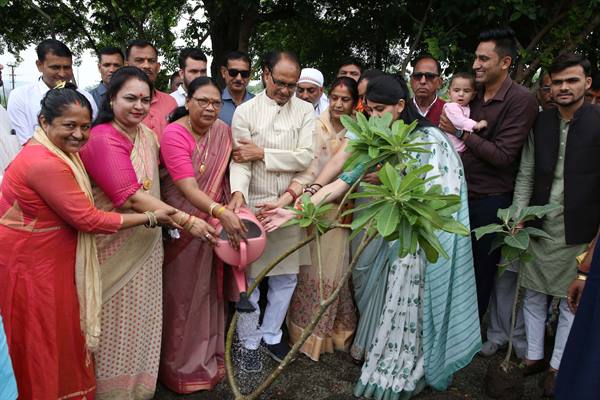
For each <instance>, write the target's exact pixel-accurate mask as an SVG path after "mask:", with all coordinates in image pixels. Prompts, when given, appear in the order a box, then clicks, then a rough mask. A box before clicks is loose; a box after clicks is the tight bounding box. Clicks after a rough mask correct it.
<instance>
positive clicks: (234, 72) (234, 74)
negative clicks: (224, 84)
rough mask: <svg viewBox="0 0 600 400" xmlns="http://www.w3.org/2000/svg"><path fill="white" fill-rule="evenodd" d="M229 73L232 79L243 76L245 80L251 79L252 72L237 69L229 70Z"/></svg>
mask: <svg viewBox="0 0 600 400" xmlns="http://www.w3.org/2000/svg"><path fill="white" fill-rule="evenodd" d="M227 73H228V74H229V76H230V77H232V78H235V77H237V76H238V74H239V75H241V76H242V78H243V79H248V78H250V71H249V70H239V69H235V68H229V69H228V70H227Z"/></svg>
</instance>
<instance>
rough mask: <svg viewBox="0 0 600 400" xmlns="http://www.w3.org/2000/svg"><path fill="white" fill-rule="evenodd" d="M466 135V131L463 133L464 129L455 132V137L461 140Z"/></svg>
mask: <svg viewBox="0 0 600 400" xmlns="http://www.w3.org/2000/svg"><path fill="white" fill-rule="evenodd" d="M464 134H465V131H463V130H462V129H457V130H455V131H454V136H456V137H457V138H459V139H460V138H462V137H463V135H464Z"/></svg>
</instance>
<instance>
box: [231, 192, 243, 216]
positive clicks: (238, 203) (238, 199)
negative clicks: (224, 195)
mask: <svg viewBox="0 0 600 400" xmlns="http://www.w3.org/2000/svg"><path fill="white" fill-rule="evenodd" d="M245 203H246V202H245V201H244V195H243V194H242V192H235V193H234V194H233V196H232V197H231V200H230V201H229V204H227V208H228V209H230V210H231V211H233V212H234V213H236V214H237V213H239V212H240V207H243V206H244V205H245Z"/></svg>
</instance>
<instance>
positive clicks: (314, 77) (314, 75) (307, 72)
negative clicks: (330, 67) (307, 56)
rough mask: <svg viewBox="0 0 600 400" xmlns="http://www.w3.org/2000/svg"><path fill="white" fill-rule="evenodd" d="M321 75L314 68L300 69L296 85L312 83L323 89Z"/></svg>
mask: <svg viewBox="0 0 600 400" xmlns="http://www.w3.org/2000/svg"><path fill="white" fill-rule="evenodd" d="M323 81H324V79H323V74H322V73H321V71H319V70H318V69H315V68H302V72H301V73H300V79H298V83H312V84H313V85H317V86H318V87H323Z"/></svg>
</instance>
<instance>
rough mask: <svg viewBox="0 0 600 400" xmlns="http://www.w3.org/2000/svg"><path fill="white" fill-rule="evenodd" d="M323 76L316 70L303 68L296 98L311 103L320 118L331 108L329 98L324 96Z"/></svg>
mask: <svg viewBox="0 0 600 400" xmlns="http://www.w3.org/2000/svg"><path fill="white" fill-rule="evenodd" d="M323 81H324V79H323V74H322V73H321V71H319V70H318V69H315V68H303V69H302V72H301V73H300V79H299V80H298V86H296V97H298V98H299V99H302V100H304V101H307V102H309V103H310V104H312V105H313V108H314V109H315V117H318V116H319V115H320V114H321V113H322V112H323V111H325V109H326V108H327V107H328V106H329V100H327V96H325V95H324V94H323Z"/></svg>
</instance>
